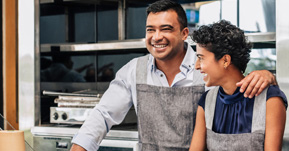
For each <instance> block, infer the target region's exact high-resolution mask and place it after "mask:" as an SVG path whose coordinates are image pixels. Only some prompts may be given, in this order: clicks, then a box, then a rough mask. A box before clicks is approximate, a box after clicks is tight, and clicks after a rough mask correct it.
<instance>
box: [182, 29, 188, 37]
mask: <svg viewBox="0 0 289 151" xmlns="http://www.w3.org/2000/svg"><path fill="white" fill-rule="evenodd" d="M188 35H189V28H188V27H185V28H184V29H183V30H182V36H183V38H182V40H186V39H187V37H188Z"/></svg>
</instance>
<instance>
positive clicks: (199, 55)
mask: <svg viewBox="0 0 289 151" xmlns="http://www.w3.org/2000/svg"><path fill="white" fill-rule="evenodd" d="M196 56H197V57H201V56H204V55H202V54H197V55H196Z"/></svg>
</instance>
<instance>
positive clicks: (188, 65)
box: [149, 42, 196, 73]
mask: <svg viewBox="0 0 289 151" xmlns="http://www.w3.org/2000/svg"><path fill="white" fill-rule="evenodd" d="M185 48H186V55H185V57H184V59H183V62H182V64H181V66H180V70H181V72H183V73H187V72H188V71H190V70H192V69H193V68H194V65H195V60H196V53H195V51H194V50H193V48H192V47H191V46H190V45H189V44H188V43H187V42H185ZM149 63H150V65H149V66H150V67H151V71H152V72H155V71H156V69H157V68H156V64H155V58H154V57H153V56H152V55H151V54H150V56H149Z"/></svg>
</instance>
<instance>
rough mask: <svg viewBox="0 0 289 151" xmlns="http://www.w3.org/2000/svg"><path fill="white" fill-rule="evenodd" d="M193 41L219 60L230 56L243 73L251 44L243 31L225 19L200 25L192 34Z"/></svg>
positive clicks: (248, 58)
mask: <svg viewBox="0 0 289 151" xmlns="http://www.w3.org/2000/svg"><path fill="white" fill-rule="evenodd" d="M192 39H193V41H194V42H196V43H197V44H199V45H200V46H201V47H205V48H207V49H208V50H209V51H210V52H212V53H214V54H215V59H216V60H219V59H221V58H222V57H223V56H224V55H226V54H228V55H230V56H231V61H232V64H233V65H234V66H236V67H237V68H238V69H239V70H241V71H242V72H243V73H244V72H245V70H246V67H247V63H248V62H249V60H250V52H251V48H252V44H251V43H250V42H248V41H247V39H246V37H245V35H244V31H243V30H241V29H240V28H238V27H236V26H234V25H232V24H231V23H230V22H228V21H226V20H220V21H219V22H217V23H214V24H210V25H203V26H200V27H199V29H198V30H195V31H194V32H193V35H192Z"/></svg>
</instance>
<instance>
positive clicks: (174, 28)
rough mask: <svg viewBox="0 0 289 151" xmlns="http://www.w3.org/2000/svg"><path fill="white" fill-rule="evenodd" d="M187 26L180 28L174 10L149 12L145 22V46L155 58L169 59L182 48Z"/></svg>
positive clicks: (186, 34) (187, 31)
mask: <svg viewBox="0 0 289 151" xmlns="http://www.w3.org/2000/svg"><path fill="white" fill-rule="evenodd" d="M188 33H189V30H188V28H184V29H182V30H181V29H180V23H179V21H178V15H177V13H176V12H175V11H174V10H168V11H164V12H157V13H150V14H149V15H148V17H147V23H146V47H147V49H148V51H149V52H150V53H151V54H152V55H153V56H154V57H155V58H156V60H162V61H165V60H170V59H172V58H174V57H176V56H177V54H178V53H181V52H182V51H183V50H184V40H185V39H186V38H187V36H188Z"/></svg>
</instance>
